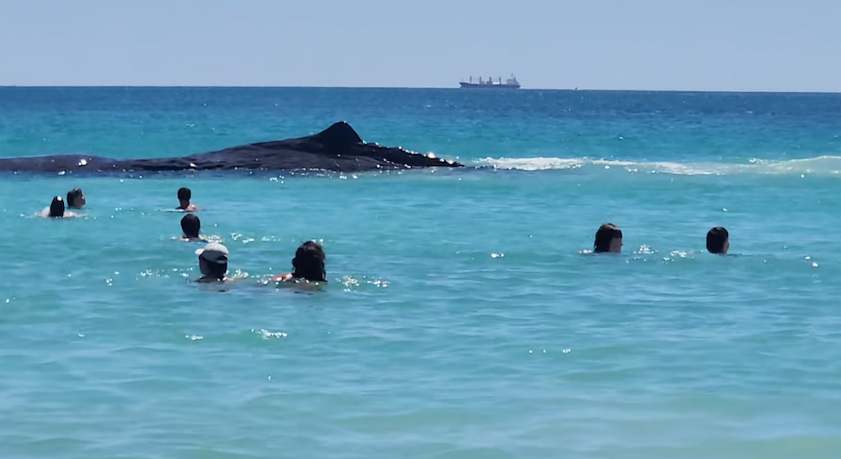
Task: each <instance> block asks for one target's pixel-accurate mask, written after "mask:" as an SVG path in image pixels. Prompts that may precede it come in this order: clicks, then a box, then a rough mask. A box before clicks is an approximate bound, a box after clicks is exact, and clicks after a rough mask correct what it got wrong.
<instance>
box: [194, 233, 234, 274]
mask: <svg viewBox="0 0 841 459" xmlns="http://www.w3.org/2000/svg"><path fill="white" fill-rule="evenodd" d="M196 255H198V256H199V269H200V270H201V273H202V277H200V278H199V279H198V280H196V282H202V283H210V282H226V281H230V280H233V279H232V278H230V277H227V276H226V274H227V272H228V248H227V247H225V246H224V245H222V244H220V243H218V242H211V243H210V244H207V245H206V246H204V248H202V249H199V250H196Z"/></svg>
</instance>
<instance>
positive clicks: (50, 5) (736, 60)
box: [0, 0, 841, 91]
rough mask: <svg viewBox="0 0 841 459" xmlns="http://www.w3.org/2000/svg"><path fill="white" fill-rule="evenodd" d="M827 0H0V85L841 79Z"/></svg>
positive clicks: (560, 84) (543, 84) (802, 84)
mask: <svg viewBox="0 0 841 459" xmlns="http://www.w3.org/2000/svg"><path fill="white" fill-rule="evenodd" d="M839 18H841V2H839V1H837V0H835V1H832V0H802V1H799V2H794V1H788V2H781V1H774V0H766V1H758V0H729V1H724V0H706V1H700V0H696V1H687V0H669V1H666V0H637V1H632V0H625V1H619V0H580V1H562V0H545V1H543V0H533V1H529V0H520V1H517V0H509V1H499V0H484V1H475V0H448V1H444V0H418V1H414V2H408V1H405V0H353V1H351V0H306V1H294V2H293V1H289V0H239V1H236V2H234V1H221V0H138V1H127V0H125V1H122V0H77V1H70V0H0V59H2V61H1V62H2V64H0V85H156V86H157V85H176V86H177V85H187V86H191V85H202V86H231V85H234V86H368V87H371V86H373V87H395V86H397V87H457V86H458V81H459V80H460V79H463V78H467V77H468V76H470V75H480V74H481V75H484V76H488V75H493V76H502V77H506V76H508V75H509V74H511V73H515V74H516V75H517V77H518V79H519V80H520V83H521V84H523V87H524V88H561V89H563V88H575V87H578V88H580V89H664V90H675V89H676V90H681V89H689V90H731V91H739V90H747V91H841V59H839V55H841V54H840V53H839V52H838V50H837V47H838V46H839V44H841V27H839V26H838V25H837V24H836V22H837V21H838V19H839Z"/></svg>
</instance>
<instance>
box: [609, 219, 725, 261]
mask: <svg viewBox="0 0 841 459" xmlns="http://www.w3.org/2000/svg"><path fill="white" fill-rule="evenodd" d="M728 250H730V233H729V232H728V231H727V229H726V228H724V227H723V226H716V227H714V228H712V229H711V230H709V231H707V251H708V252H710V253H713V254H716V255H727V251H728ZM621 251H622V230H621V229H619V227H618V226H616V225H614V224H613V223H605V224H604V225H602V226H601V227H599V230H598V231H596V240H595V241H594V242H593V253H620V252H621Z"/></svg>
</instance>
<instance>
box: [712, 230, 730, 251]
mask: <svg viewBox="0 0 841 459" xmlns="http://www.w3.org/2000/svg"><path fill="white" fill-rule="evenodd" d="M728 250H730V233H729V232H727V229H725V228H724V227H723V226H716V227H715V228H713V229H711V230H709V231H708V232H707V251H708V252H710V253H714V254H716V255H727V251H728Z"/></svg>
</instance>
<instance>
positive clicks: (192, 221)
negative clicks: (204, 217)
mask: <svg viewBox="0 0 841 459" xmlns="http://www.w3.org/2000/svg"><path fill="white" fill-rule="evenodd" d="M200 230H201V220H199V217H197V216H195V215H194V214H187V215H185V216H184V218H182V219H181V231H183V232H184V236H187V237H199V231H200Z"/></svg>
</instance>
